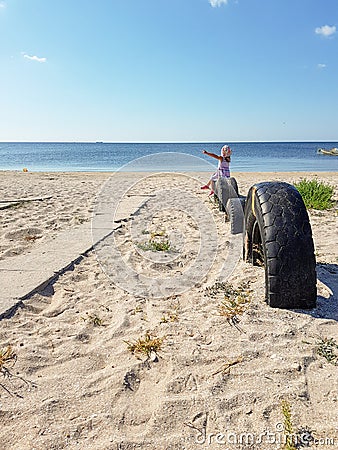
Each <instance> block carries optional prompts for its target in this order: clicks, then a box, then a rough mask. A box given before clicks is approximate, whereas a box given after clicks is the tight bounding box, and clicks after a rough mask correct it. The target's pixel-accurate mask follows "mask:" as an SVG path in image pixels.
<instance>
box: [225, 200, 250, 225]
mask: <svg viewBox="0 0 338 450" xmlns="http://www.w3.org/2000/svg"><path fill="white" fill-rule="evenodd" d="M245 200H246V197H243V196H242V195H240V196H239V197H237V198H229V200H228V201H227V204H226V213H227V215H228V217H229V220H230V232H231V234H239V233H243V229H244V212H243V211H244V207H245Z"/></svg>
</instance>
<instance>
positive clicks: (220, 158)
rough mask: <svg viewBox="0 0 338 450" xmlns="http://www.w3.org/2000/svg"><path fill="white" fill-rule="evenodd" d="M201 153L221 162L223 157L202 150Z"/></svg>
mask: <svg viewBox="0 0 338 450" xmlns="http://www.w3.org/2000/svg"><path fill="white" fill-rule="evenodd" d="M202 153H204V154H205V155H208V156H211V157H212V158H215V159H218V160H219V161H222V159H223V157H222V156H219V155H215V153H210V152H207V151H206V150H202Z"/></svg>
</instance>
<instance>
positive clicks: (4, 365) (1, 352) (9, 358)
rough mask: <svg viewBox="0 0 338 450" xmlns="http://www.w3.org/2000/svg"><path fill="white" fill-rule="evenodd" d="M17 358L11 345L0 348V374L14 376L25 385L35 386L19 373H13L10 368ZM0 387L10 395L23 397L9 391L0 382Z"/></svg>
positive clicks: (6, 376) (7, 376) (9, 377)
mask: <svg viewBox="0 0 338 450" xmlns="http://www.w3.org/2000/svg"><path fill="white" fill-rule="evenodd" d="M16 360H17V355H16V353H15V352H14V351H13V349H12V346H11V345H8V346H7V348H5V349H0V374H2V375H3V377H4V378H8V379H11V378H14V379H18V380H21V381H23V382H24V383H25V384H26V385H27V386H29V387H36V384H35V383H33V382H31V381H28V380H25V379H24V378H22V377H20V376H19V375H14V374H13V373H12V372H11V371H10V369H11V368H12V367H13V366H14V364H15V363H16ZM0 387H2V388H3V389H4V391H6V392H7V394H9V395H10V396H11V397H13V396H16V397H19V398H23V397H22V395H20V394H18V393H17V392H14V393H13V392H11V391H10V390H9V389H8V388H7V387H6V386H5V385H3V384H2V383H0Z"/></svg>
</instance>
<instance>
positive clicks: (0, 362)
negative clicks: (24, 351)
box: [0, 345, 16, 375]
mask: <svg viewBox="0 0 338 450" xmlns="http://www.w3.org/2000/svg"><path fill="white" fill-rule="evenodd" d="M15 361H16V354H15V353H14V352H13V350H12V347H11V346H10V345H8V347H7V348H6V349H2V350H0V372H1V373H2V374H4V375H6V374H8V367H7V366H8V364H10V365H14V364H15Z"/></svg>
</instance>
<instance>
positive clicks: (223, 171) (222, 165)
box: [211, 157, 230, 181]
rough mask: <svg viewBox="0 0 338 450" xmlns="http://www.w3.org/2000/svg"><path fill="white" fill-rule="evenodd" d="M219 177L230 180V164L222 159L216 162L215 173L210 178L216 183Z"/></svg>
mask: <svg viewBox="0 0 338 450" xmlns="http://www.w3.org/2000/svg"><path fill="white" fill-rule="evenodd" d="M220 177H226V178H230V163H228V161H226V159H225V157H223V159H222V161H218V167H217V171H216V172H215V173H214V174H213V175H212V176H211V179H212V181H217V180H218V178H220Z"/></svg>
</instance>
